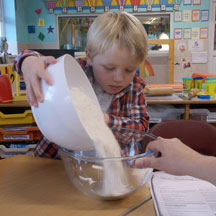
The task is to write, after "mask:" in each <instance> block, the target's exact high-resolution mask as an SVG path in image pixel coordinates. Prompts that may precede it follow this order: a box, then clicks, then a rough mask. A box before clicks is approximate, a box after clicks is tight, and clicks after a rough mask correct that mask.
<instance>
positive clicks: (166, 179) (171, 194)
mask: <svg viewBox="0 0 216 216" xmlns="http://www.w3.org/2000/svg"><path fill="white" fill-rule="evenodd" d="M150 187H151V194H152V198H153V201H154V205H155V209H156V213H157V215H158V216H162V215H166V216H198V215H199V216H215V215H216V187H215V186H214V185H213V184H211V183H209V182H206V181H202V180H199V179H197V178H193V177H191V176H174V175H169V174H166V173H164V172H156V173H154V175H153V176H152V179H151V184H150Z"/></svg>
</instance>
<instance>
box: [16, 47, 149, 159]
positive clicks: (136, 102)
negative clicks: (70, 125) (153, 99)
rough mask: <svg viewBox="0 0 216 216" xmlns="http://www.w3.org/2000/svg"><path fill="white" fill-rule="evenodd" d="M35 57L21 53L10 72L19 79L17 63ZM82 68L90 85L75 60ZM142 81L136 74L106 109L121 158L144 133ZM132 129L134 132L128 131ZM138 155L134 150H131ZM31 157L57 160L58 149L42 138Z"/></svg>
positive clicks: (144, 117) (28, 52)
mask: <svg viewBox="0 0 216 216" xmlns="http://www.w3.org/2000/svg"><path fill="white" fill-rule="evenodd" d="M30 55H34V56H39V55H40V54H38V53H37V52H34V51H30V50H24V51H23V52H21V53H20V54H19V55H18V56H17V58H16V59H15V61H14V69H15V70H16V71H17V72H18V73H19V74H20V75H22V72H21V69H20V68H21V67H20V66H21V63H22V61H23V59H24V58H25V57H27V56H30ZM77 61H78V62H79V63H80V65H81V66H82V68H83V70H84V71H85V72H86V73H87V76H88V77H89V81H90V82H91V83H92V82H93V81H94V77H93V76H89V74H88V71H89V66H88V65H87V64H86V60H85V59H77ZM144 87H145V83H144V81H143V80H142V79H141V78H140V77H139V76H138V75H137V74H136V75H135V77H134V79H133V81H132V82H131V83H130V85H129V86H128V87H127V88H125V89H124V90H122V91H121V92H119V93H117V94H116V95H114V97H113V99H112V102H111V105H110V108H109V110H108V115H109V122H108V126H109V127H110V128H111V129H112V131H113V133H114V135H115V137H116V138H117V140H118V142H119V143H120V145H121V147H122V149H123V154H127V153H128V151H130V149H128V147H129V145H127V144H129V143H131V140H132V138H133V139H134V140H135V142H136V143H137V142H139V141H141V140H142V139H143V137H144V134H145V133H143V131H146V130H147V129H148V120H149V116H148V114H147V112H146V102H145V97H144ZM127 129H133V130H135V131H136V132H133V131H131V130H130V131H128V130H127ZM134 150H135V151H136V152H138V147H137V146H135V149H134ZM35 156H41V157H49V158H59V152H58V146H57V145H56V144H54V143H52V142H50V141H49V140H47V139H46V138H45V137H42V139H41V140H40V142H39V143H38V145H37V147H36V149H35Z"/></svg>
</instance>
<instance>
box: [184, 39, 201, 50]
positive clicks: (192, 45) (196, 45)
mask: <svg viewBox="0 0 216 216" xmlns="http://www.w3.org/2000/svg"><path fill="white" fill-rule="evenodd" d="M188 49H189V51H191V52H201V51H203V49H204V43H203V40H189V45H188Z"/></svg>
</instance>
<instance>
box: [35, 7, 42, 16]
mask: <svg viewBox="0 0 216 216" xmlns="http://www.w3.org/2000/svg"><path fill="white" fill-rule="evenodd" d="M41 12H42V8H39V9H36V10H35V13H36V14H37V15H38V16H40V15H41Z"/></svg>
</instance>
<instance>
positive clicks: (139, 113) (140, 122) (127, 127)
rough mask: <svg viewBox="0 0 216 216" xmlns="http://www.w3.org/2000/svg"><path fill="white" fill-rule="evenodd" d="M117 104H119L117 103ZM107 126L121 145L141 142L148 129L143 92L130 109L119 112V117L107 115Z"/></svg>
mask: <svg viewBox="0 0 216 216" xmlns="http://www.w3.org/2000/svg"><path fill="white" fill-rule="evenodd" d="M117 103H119V102H118V101H117ZM108 126H109V127H110V128H111V129H112V131H113V133H114V135H115V137H116V138H117V140H118V142H119V143H120V144H121V145H125V144H130V143H131V142H132V139H133V140H134V141H135V142H139V141H141V140H142V139H143V138H144V136H145V131H147V130H148V128H149V116H148V114H147V111H146V103H145V97H144V92H142V93H140V94H138V95H137V96H136V99H135V100H134V103H133V104H132V105H131V107H130V108H128V107H127V106H126V107H125V110H124V108H123V110H121V111H120V115H113V114H109V122H108Z"/></svg>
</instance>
